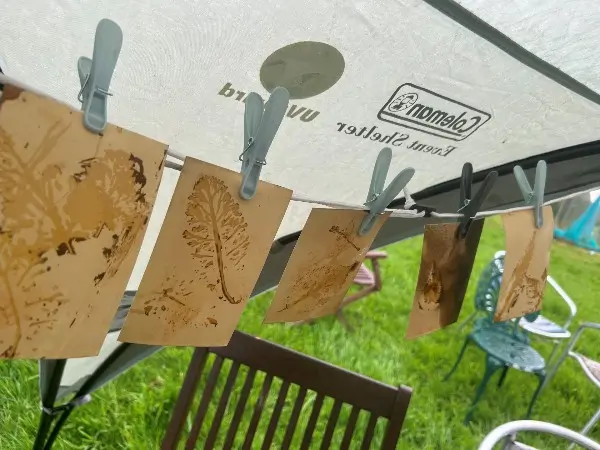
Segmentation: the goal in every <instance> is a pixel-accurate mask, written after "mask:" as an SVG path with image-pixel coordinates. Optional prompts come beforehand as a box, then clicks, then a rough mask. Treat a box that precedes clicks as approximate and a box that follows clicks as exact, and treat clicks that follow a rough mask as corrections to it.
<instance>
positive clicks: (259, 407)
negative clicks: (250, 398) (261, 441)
mask: <svg viewBox="0 0 600 450" xmlns="http://www.w3.org/2000/svg"><path fill="white" fill-rule="evenodd" d="M272 382H273V375H271V374H270V373H267V375H266V376H265V379H264V381H263V385H262V388H261V390H260V394H259V396H258V398H257V399H256V403H255V404H254V412H253V413H252V419H250V425H248V431H246V439H245V440H244V445H243V447H242V448H243V449H244V450H251V449H252V441H253V440H254V434H255V433H256V428H257V427H258V422H259V421H260V416H261V414H262V412H263V409H264V406H265V403H266V402H267V397H268V396H269V391H270V389H271V383H272Z"/></svg>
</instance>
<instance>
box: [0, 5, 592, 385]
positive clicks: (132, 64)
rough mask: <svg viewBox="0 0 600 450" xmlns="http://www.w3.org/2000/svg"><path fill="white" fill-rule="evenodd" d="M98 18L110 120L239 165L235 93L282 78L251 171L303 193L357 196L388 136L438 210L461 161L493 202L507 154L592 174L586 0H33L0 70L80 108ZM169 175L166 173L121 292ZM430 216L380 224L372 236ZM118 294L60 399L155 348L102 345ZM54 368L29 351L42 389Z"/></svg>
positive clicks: (70, 370) (9, 33) (563, 181)
mask: <svg viewBox="0 0 600 450" xmlns="http://www.w3.org/2000/svg"><path fill="white" fill-rule="evenodd" d="M105 17H106V18H110V19H112V20H114V21H115V22H117V23H118V24H119V25H120V26H121V28H122V29H123V33H124V44H123V49H122V51H121V55H120V58H119V61H118V63H117V68H116V71H115V75H114V77H113V82H112V84H111V87H110V90H111V92H112V93H113V94H114V95H113V97H111V98H110V99H109V120H110V121H111V122H112V123H115V124H117V125H120V126H123V127H125V128H128V129H131V130H133V131H136V132H138V133H141V134H144V135H147V136H149V137H152V138H154V139H157V140H161V141H164V142H165V143H168V144H169V145H170V146H171V148H173V149H174V150H176V151H178V152H180V153H183V154H186V155H189V156H193V157H196V158H200V159H203V160H205V161H208V162H210V163H213V164H218V165H221V166H223V167H227V168H230V169H233V170H239V168H240V163H239V161H238V155H239V154H240V153H241V151H242V149H243V145H244V143H243V142H242V141H243V139H242V137H243V110H244V104H243V99H244V98H245V96H246V95H247V94H248V93H249V92H251V91H255V92H258V93H259V94H261V95H262V96H263V97H264V98H267V97H268V92H269V90H272V89H273V88H274V87H275V86H277V85H282V86H284V87H286V88H288V90H289V91H290V93H291V94H292V100H291V101H290V106H289V109H288V112H287V115H286V118H285V119H284V121H283V123H282V125H281V128H280V130H279V132H278V134H277V136H276V137H275V140H274V142H273V145H272V147H271V150H270V152H269V154H268V164H267V165H266V166H265V167H264V169H263V172H262V179H264V180H267V181H270V182H273V183H276V184H280V185H283V186H286V187H288V188H291V189H293V190H294V191H296V192H300V193H302V194H305V195H307V196H310V197H311V198H320V199H321V198H322V199H329V200H336V201H342V202H350V203H355V204H358V203H362V202H364V201H365V196H366V193H367V190H368V186H369V181H370V176H371V171H372V167H373V164H374V162H375V159H376V157H377V154H378V152H379V151H380V150H381V148H382V147H384V146H388V147H390V148H391V149H392V151H393V154H394V156H393V161H392V166H391V173H394V172H398V171H400V170H402V169H403V168H406V167H414V168H415V169H416V175H415V177H414V178H413V180H412V181H411V183H410V184H409V188H410V190H411V192H416V193H417V194H416V195H414V197H415V199H417V200H421V201H423V202H424V203H425V204H427V205H430V206H434V207H436V208H437V209H438V210H439V211H441V212H456V210H457V208H458V191H459V180H458V177H459V176H460V172H461V168H462V166H463V164H464V163H465V162H467V161H468V162H471V163H472V164H473V166H474V168H475V171H476V172H478V178H477V179H478V180H481V179H482V178H483V176H484V175H485V173H486V172H487V171H489V170H490V169H492V168H497V169H498V170H499V172H500V177H499V180H498V182H497V184H496V187H495V190H494V191H493V193H492V194H491V195H490V196H489V198H488V200H487V203H486V205H485V206H486V208H488V209H498V208H502V207H510V206H517V205H520V204H522V200H523V199H522V197H521V194H520V192H519V190H518V187H517V185H516V182H515V180H514V177H513V176H512V167H513V166H514V165H515V164H517V163H518V164H521V165H522V166H523V168H524V169H526V171H527V173H528V175H529V176H530V177H531V178H533V172H534V168H535V164H536V163H537V160H538V159H540V158H544V159H545V160H546V161H547V163H548V179H547V189H546V198H548V199H550V198H559V197H561V196H564V195H567V194H570V193H574V192H578V191H583V190H586V189H591V188H593V187H598V186H599V185H600V170H599V169H600V152H599V150H600V144H599V143H598V142H597V140H598V139H600V106H599V105H600V95H599V94H598V91H600V81H599V80H598V78H597V74H598V73H599V72H600V70H599V69H600V50H598V46H597V43H598V42H599V41H600V9H599V8H597V5H596V1H595V0H571V1H567V2H565V1H564V0H513V1H511V2H493V1H491V0H487V1H486V0H461V1H460V2H459V3H456V2H453V1H450V0H425V1H424V0H378V1H377V2H344V1H340V0H336V1H325V0H321V1H317V0H314V1H303V2H279V1H272V0H267V1H262V0H261V1H259V0H247V1H245V2H238V1H233V0H222V1H218V2H217V1H212V0H211V1H205V2H196V1H193V0H181V1H178V2H176V3H173V2H164V1H159V0H144V1H140V0H133V1H123V0H114V1H110V2H108V1H98V2H57V1H50V2H44V1H32V2H27V4H25V5H21V6H20V7H19V8H11V9H10V11H8V13H7V14H2V15H0V28H1V29H2V37H3V38H4V40H3V42H4V44H3V45H1V46H0V58H1V59H3V60H5V61H6V67H3V69H4V71H5V72H6V73H7V74H8V75H10V76H11V77H14V78H16V79H19V80H21V81H23V82H24V83H27V84H29V85H32V86H35V87H36V88H38V89H39V90H41V91H44V92H46V93H48V94H50V95H52V96H53V97H55V98H57V99H59V100H61V101H64V102H67V103H69V104H71V105H73V106H74V107H77V108H78V107H79V104H78V103H77V99H76V98H77V93H78V92H79V88H80V86H79V79H78V76H77V70H76V61H77V58H78V57H79V56H82V55H84V56H90V57H91V56H92V48H93V39H94V30H95V27H96V25H97V23H98V21H99V20H100V19H102V18H105ZM177 178H178V173H177V172H175V171H172V170H166V171H165V173H164V176H163V180H162V182H161V186H160V189H159V195H158V198H157V203H156V205H155V208H154V211H153V214H152V217H151V220H150V223H149V228H148V231H147V233H146V237H145V240H144V244H143V246H142V251H141V253H140V255H139V258H138V261H137V263H136V266H135V268H134V272H133V275H132V277H131V280H130V282H129V285H128V289H129V290H131V291H134V290H135V289H136V288H137V286H138V285H139V282H140V280H141V277H142V274H143V272H144V270H145V267H146V264H147V262H148V260H149V258H150V255H151V253H152V248H153V246H154V242H155V241H156V238H157V236H158V232H159V230H160V227H161V224H162V221H163V220H164V216H165V214H166V210H167V207H168V204H169V201H170V197H171V195H172V193H173V190H174V187H175V184H176V182H177ZM311 207H312V205H307V204H301V203H292V205H291V206H290V208H289V210H288V213H287V214H286V217H285V219H284V221H283V223H282V225H281V227H280V230H279V232H278V235H277V237H278V238H279V242H278V243H276V244H275V245H274V246H273V249H272V252H271V254H270V256H269V259H268V261H267V264H266V265H265V267H264V269H263V272H262V274H261V278H260V280H259V282H258V284H257V286H256V289H255V293H260V292H263V291H265V290H266V289H270V288H273V287H274V286H276V285H277V282H278V280H279V277H280V276H281V273H282V271H283V268H284V267H285V263H286V261H287V258H288V257H289V254H290V252H291V249H292V248H293V245H294V242H295V238H296V237H297V233H298V232H299V231H300V230H301V229H302V227H303V225H304V223H305V220H306V218H307V217H308V213H309V211H310V209H311ZM433 220H434V219H419V220H412V219H411V220H408V219H391V220H389V221H388V222H387V224H386V225H385V227H384V228H383V229H382V231H381V233H380V235H379V236H378V238H377V240H376V242H375V246H381V245H384V244H388V243H392V242H396V241H399V240H401V239H404V238H407V237H410V236H414V235H417V234H420V233H422V231H423V226H424V224H425V223H429V222H431V221H433ZM130 302H131V295H126V296H125V298H124V302H123V304H122V306H121V308H120V309H119V311H118V312H117V316H116V318H115V322H114V323H113V327H112V331H113V332H115V333H114V334H110V335H109V337H108V338H107V341H106V343H105V348H104V349H103V351H102V352H101V355H100V356H99V357H97V358H86V359H85V360H80V361H70V362H68V364H67V369H66V370H65V372H64V374H63V377H62V382H61V386H62V391H61V393H62V394H66V393H68V392H72V391H73V390H74V388H75V387H76V386H81V384H82V380H84V378H85V377H87V376H89V375H90V374H91V373H92V372H93V370H94V368H95V367H102V371H103V373H104V374H105V375H106V376H105V378H104V379H105V380H108V379H109V378H110V377H112V376H114V375H116V374H118V373H119V372H120V371H122V370H124V369H125V368H126V367H129V366H130V365H131V364H132V363H134V362H135V361H137V360H139V359H140V358H141V357H143V356H146V355H147V354H149V353H151V352H152V351H155V348H147V347H144V346H133V345H131V346H128V347H127V348H126V350H127V351H125V350H124V349H123V347H122V344H118V343H117V342H116V341H115V339H114V336H115V335H116V331H117V330H118V329H119V328H120V324H122V320H123V318H124V316H125V315H126V312H127V307H128V305H129V304H130ZM119 349H121V350H119ZM115 352H120V353H118V354H117V357H114V358H112V359H111V355H115ZM102 361H105V362H106V361H110V364H103V365H101V364H100V363H101V362H102ZM50 365H51V363H43V364H42V370H41V371H42V377H41V378H42V379H41V380H40V383H41V388H42V391H44V390H45V389H46V388H47V386H48V380H49V377H50V375H49V374H51V372H52V368H51V367H50ZM109 375H110V376H109ZM99 385H100V384H98V383H96V384H95V385H94V387H98V386H99ZM45 387H46V388H45Z"/></svg>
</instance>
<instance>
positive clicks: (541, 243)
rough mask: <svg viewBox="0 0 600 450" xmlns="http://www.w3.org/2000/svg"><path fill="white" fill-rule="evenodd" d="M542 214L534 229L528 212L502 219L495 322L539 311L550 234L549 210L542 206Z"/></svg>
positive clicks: (551, 229)
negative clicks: (502, 246) (501, 260)
mask: <svg viewBox="0 0 600 450" xmlns="http://www.w3.org/2000/svg"><path fill="white" fill-rule="evenodd" d="M542 211H543V221H544V224H543V226H542V227H541V228H536V226H535V222H534V220H533V219H534V216H533V214H532V213H531V211H516V212H512V213H508V214H503V215H502V223H503V224H504V233H505V235H506V256H505V260H504V274H503V275H502V284H501V285H500V295H499V297H498V306H497V308H496V313H495V314H494V320H495V321H505V320H509V319H513V318H515V317H521V316H523V315H525V314H529V313H532V312H535V311H539V309H540V308H541V307H542V299H543V296H544V289H545V287H546V278H547V277H548V266H549V264H550V247H551V246H552V238H553V234H554V218H553V215H552V208H551V207H550V206H545V207H544V208H543V209H542Z"/></svg>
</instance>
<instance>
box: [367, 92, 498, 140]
mask: <svg viewBox="0 0 600 450" xmlns="http://www.w3.org/2000/svg"><path fill="white" fill-rule="evenodd" d="M377 118H378V119H380V120H383V121H385V122H390V123H393V124H396V125H400V126H402V127H406V128H411V129H413V130H418V131H422V132H423V133H427V134H432V135H434V136H439V137H443V138H446V139H452V140H453V141H462V140H463V139H466V138H467V137H469V136H471V135H472V134H473V133H474V132H475V131H477V129H479V127H480V126H482V125H483V124H484V123H486V122H487V121H488V120H490V119H491V118H492V116H491V115H489V114H488V113H485V112H483V111H480V110H478V109H475V108H473V107H471V106H468V105H465V104H464V103H460V102H457V101H455V100H451V99H449V98H448V97H443V96H441V95H439V94H436V93H435V92H432V91H429V90H427V89H424V88H422V87H419V86H415V85H414V84H410V83H406V84H403V85H402V86H400V87H399V88H398V89H396V92H394V95H392V96H391V97H390V99H389V100H388V101H387V103H386V104H385V105H384V106H383V108H381V110H380V111H379V113H378V114H377Z"/></svg>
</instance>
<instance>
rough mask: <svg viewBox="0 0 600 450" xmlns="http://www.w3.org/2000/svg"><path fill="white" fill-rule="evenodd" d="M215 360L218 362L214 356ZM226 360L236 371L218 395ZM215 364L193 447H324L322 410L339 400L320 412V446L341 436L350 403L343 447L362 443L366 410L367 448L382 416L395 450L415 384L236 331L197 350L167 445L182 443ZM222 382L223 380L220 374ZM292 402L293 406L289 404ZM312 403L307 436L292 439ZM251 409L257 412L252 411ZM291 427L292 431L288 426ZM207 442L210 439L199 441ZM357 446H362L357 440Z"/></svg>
mask: <svg viewBox="0 0 600 450" xmlns="http://www.w3.org/2000/svg"><path fill="white" fill-rule="evenodd" d="M210 354H214V358H210V357H209V355H210ZM210 360H212V362H209V361H210ZM227 361H230V362H231V365H230V368H229V373H228V375H227V377H226V379H225V381H224V386H223V387H222V388H221V389H220V391H221V392H220V396H219V395H218V394H217V395H215V387H216V386H217V384H219V383H218V380H219V376H220V373H221V369H222V368H223V366H224V365H225V363H226V362H227ZM209 365H210V372H209V373H208V376H207V378H206V382H205V383H203V388H202V395H201V398H200V399H199V403H198V407H197V409H196V412H195V415H194V417H193V419H192V427H191V430H190V432H189V434H188V436H187V442H186V445H185V448H186V449H195V448H204V449H213V448H224V449H231V448H236V449H237V448H241V449H251V448H252V449H255V448H262V449H269V448H270V447H271V445H274V447H273V448H282V449H287V448H299V449H308V448H309V446H310V447H311V448H317V447H315V446H314V443H313V445H311V442H312V440H313V434H314V431H315V426H316V425H317V424H318V422H319V417H320V416H323V411H322V410H323V406H324V403H325V402H326V401H327V402H329V403H331V401H332V402H333V404H332V406H331V408H325V409H324V411H325V413H328V414H326V417H321V423H323V424H324V423H325V419H326V425H325V430H324V432H323V434H322V439H321V442H320V447H318V448H321V449H327V448H330V445H331V443H332V438H333V439H334V440H335V439H336V438H339V436H341V435H340V432H339V431H338V432H337V434H336V437H334V431H335V430H336V429H337V428H340V426H339V425H338V423H337V422H338V418H339V417H340V412H341V411H342V409H343V407H344V405H349V406H348V408H351V410H350V413H349V416H348V418H347V421H346V424H345V427H344V428H345V429H344V432H343V437H342V441H341V447H340V448H342V449H346V448H349V447H350V443H351V442H353V441H355V442H358V440H359V439H361V436H357V435H356V433H355V431H356V429H358V428H359V427H357V423H359V421H358V418H359V413H360V412H361V410H362V411H366V413H367V414H368V416H369V417H368V421H366V420H365V421H366V422H367V423H366V427H363V429H364V433H363V435H362V440H361V441H360V442H361V447H360V448H361V449H368V448H371V444H372V441H373V438H374V435H375V430H376V427H377V426H379V425H378V424H381V422H382V421H387V424H386V425H385V429H384V431H383V437H382V439H381V447H380V448H382V449H386V450H392V449H395V448H396V446H397V442H398V439H399V437H400V430H401V429H402V423H403V421H404V417H405V415H406V411H407V409H408V405H409V401H410V397H411V393H412V391H411V389H410V388H407V387H404V386H401V387H399V388H395V387H393V386H389V385H386V384H383V383H380V382H378V381H376V380H373V379H370V378H367V377H365V376H362V375H359V374H357V373H353V372H350V371H348V370H345V369H342V368H340V367H337V366H334V365H331V364H329V363H326V362H324V361H320V360H318V359H315V358H312V357H310V356H308V355H304V354H302V353H299V352H296V351H294V350H291V349H288V348H285V347H282V346H280V345H277V344H274V343H272V342H268V341H265V340H262V339H260V338H256V337H254V336H250V335H247V334H244V333H242V332H239V331H236V332H235V333H234V335H233V338H232V339H231V342H230V343H229V345H228V346H227V347H215V348H197V349H196V350H195V351H194V354H193V357H192V360H191V362H190V365H189V367H188V371H187V374H186V376H185V379H184V381H183V385H182V387H181V390H180V392H179V396H178V399H177V402H176V404H175V408H174V411H173V414H172V417H171V421H170V423H169V426H168V428H167V432H166V434H165V437H164V440H163V443H162V449H163V450H171V449H176V448H178V444H179V441H180V439H181V436H182V431H183V428H184V425H185V424H186V421H187V417H188V414H189V412H190V410H191V407H192V403H193V402H194V396H195V395H194V394H195V392H196V390H197V388H198V384H199V381H200V379H201V378H202V373H203V371H204V369H205V367H208V366H209ZM246 369H247V370H246ZM243 371H245V377H239V378H238V375H240V374H242V372H243ZM261 373H263V374H264V378H263V381H262V385H261V388H260V393H259V394H258V396H257V399H256V401H255V403H254V406H253V409H252V411H251V414H252V416H251V418H250V421H249V424H248V427H247V429H246V430H244V431H243V432H242V434H241V435H240V433H239V431H240V430H239V428H240V423H241V422H242V418H243V416H244V413H245V411H246V405H247V403H248V398H249V397H250V396H251V395H250V394H251V391H252V388H253V385H254V384H255V381H257V380H258V378H259V374H261ZM261 377H262V376H261ZM242 379H243V385H242ZM221 381H223V380H222V379H221ZM236 382H238V386H240V385H241V389H240V390H239V392H237V391H236V389H235V387H236ZM274 384H279V389H278V393H277V396H276V399H275V398H273V400H274V402H270V401H269V399H268V397H269V392H270V390H271V386H272V385H274ZM293 389H297V394H296V396H295V399H294V400H292V399H290V398H289V397H291V396H289V395H288V394H290V393H291V391H292V390H293ZM217 390H219V389H217ZM233 391H236V392H235V394H234V395H233V397H237V398H233V399H232V400H231V401H230V399H231V398H232V392H233ZM309 399H314V402H312V405H311V404H310V402H309V401H308V400H309ZM330 400H331V401H330ZM228 404H229V410H230V412H231V411H234V412H233V415H232V416H231V417H230V418H228V419H226V420H224V417H225V413H226V410H227V409H228ZM271 404H272V408H269V407H268V406H271ZM209 405H213V410H214V411H213V412H212V414H207V412H208V411H209ZM214 405H216V406H214ZM286 406H289V408H285V407H286ZM310 406H312V408H311V413H310V416H309V418H308V421H307V423H306V426H305V427H304V433H303V435H302V438H301V440H300V438H299V435H298V436H296V440H295V441H293V439H294V436H295V431H296V429H297V428H299V426H298V424H299V420H298V419H299V417H300V416H301V411H302V410H303V408H306V407H310ZM284 409H287V411H286V413H289V416H288V417H287V418H286V420H285V421H283V423H281V424H280V423H279V422H280V418H281V416H282V411H284ZM327 409H329V411H327ZM267 410H270V417H269V418H268V425H267V427H266V431H265V432H264V434H263V435H262V442H260V438H261V436H257V435H256V432H257V429H258V425H259V422H260V420H261V416H262V413H263V411H264V412H267ZM248 412H249V413H250V411H248ZM205 419H207V423H206V425H204V429H205V432H204V433H203V435H202V440H201V441H199V438H200V435H201V431H202V429H203V424H204V421H205ZM380 419H382V420H380ZM286 422H287V423H286ZM361 422H364V421H361ZM265 425H266V422H265ZM340 425H343V423H342V424H340ZM284 427H285V432H283V428H284ZM263 428H264V427H263ZM220 431H221V432H224V433H225V436H224V438H223V437H221V438H220V439H219V432H220ZM278 431H279V438H280V439H279V440H280V441H281V442H280V443H275V442H274V438H275V437H276V433H277V432H278ZM261 433H262V432H261ZM238 435H239V436H238ZM236 439H237V440H236ZM292 442H294V444H292ZM200 443H202V444H203V445H199V444H200ZM259 444H260V445H259ZM338 445H340V444H338ZM353 448H356V447H355V446H353Z"/></svg>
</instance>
